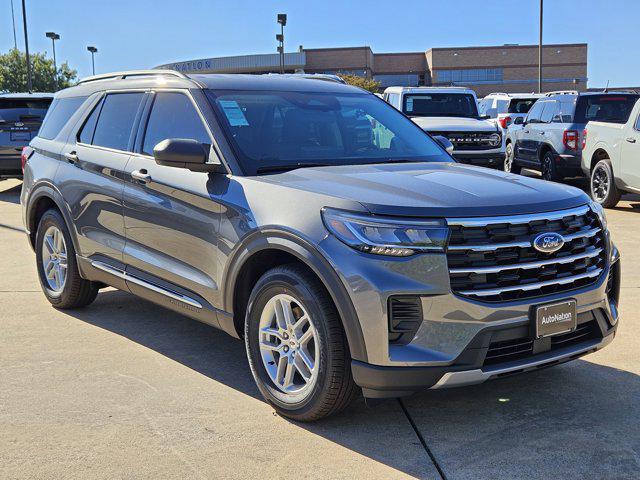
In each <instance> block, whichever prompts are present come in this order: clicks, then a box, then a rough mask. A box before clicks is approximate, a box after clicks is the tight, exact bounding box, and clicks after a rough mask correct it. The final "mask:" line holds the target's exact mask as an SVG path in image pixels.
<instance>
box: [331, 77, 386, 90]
mask: <svg viewBox="0 0 640 480" xmlns="http://www.w3.org/2000/svg"><path fill="white" fill-rule="evenodd" d="M339 77H340V78H342V79H343V80H344V81H345V82H347V83H348V84H349V85H354V86H356V87H360V88H364V89H365V90H369V91H370V92H373V93H376V92H379V91H380V82H377V81H375V80H374V79H372V78H366V77H359V76H358V75H339Z"/></svg>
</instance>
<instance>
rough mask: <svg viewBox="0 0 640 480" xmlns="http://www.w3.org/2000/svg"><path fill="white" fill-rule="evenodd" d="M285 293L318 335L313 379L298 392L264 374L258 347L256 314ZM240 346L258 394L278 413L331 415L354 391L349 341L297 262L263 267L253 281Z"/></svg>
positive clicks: (306, 418)
mask: <svg viewBox="0 0 640 480" xmlns="http://www.w3.org/2000/svg"><path fill="white" fill-rule="evenodd" d="M282 294H285V295H289V296H291V297H293V298H294V299H295V300H296V301H299V302H301V303H302V304H303V305H304V309H305V310H306V311H307V313H308V315H309V316H310V317H311V318H312V319H313V320H314V321H313V324H314V326H315V329H316V332H317V335H318V339H319V360H318V359H316V361H319V365H318V371H317V374H316V375H317V378H316V380H315V383H314V384H313V385H312V386H311V387H310V389H309V390H308V391H307V392H306V393H305V394H304V395H303V396H300V397H296V396H295V395H293V394H288V393H285V392H283V391H281V389H279V388H278V387H277V386H276V384H275V383H274V382H273V381H272V379H271V377H270V376H269V374H268V373H267V370H266V368H265V365H264V362H263V360H262V356H261V353H260V347H259V333H258V332H259V329H260V318H261V315H262V312H263V309H264V308H265V306H266V305H267V303H268V302H269V301H270V300H271V299H272V298H273V297H274V296H276V295H282ZM244 333H245V345H246V349H247V357H248V360H249V366H250V368H251V373H252V374H253V377H254V379H255V381H256V384H257V386H258V389H259V390H260V393H261V394H262V396H263V397H264V398H265V400H266V401H267V402H268V403H269V404H270V405H272V406H273V407H274V408H275V410H276V411H277V412H278V413H279V414H280V415H282V416H284V417H288V418H291V419H293V420H297V421H302V422H310V421H314V420H318V419H321V418H323V417H327V416H329V415H333V414H335V413H337V412H339V411H340V410H342V409H344V408H345V407H346V406H348V405H349V404H350V403H351V402H352V401H353V399H354V398H355V397H356V395H357V394H358V391H359V389H358V387H357V386H356V384H355V383H354V381H353V377H352V374H351V357H350V354H349V346H348V344H347V340H346V336H345V333H344V330H343V327H342V323H341V321H340V317H339V315H338V312H337V310H336V308H335V306H334V304H333V302H332V300H331V298H330V297H329V295H328V293H327V291H326V290H325V288H324V287H323V285H322V284H321V283H320V281H319V280H318V279H317V278H316V277H315V276H314V275H312V274H311V273H309V272H308V271H307V270H305V269H304V268H303V267H301V266H299V265H295V264H292V265H283V266H280V267H276V268H273V269H271V270H269V271H267V272H266V273H265V274H264V275H263V276H262V277H261V278H260V279H259V280H258V282H257V283H256V285H255V286H254V288H253V290H252V292H251V296H250V298H249V304H248V307H247V315H246V319H245V332H244Z"/></svg>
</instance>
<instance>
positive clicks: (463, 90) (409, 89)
mask: <svg viewBox="0 0 640 480" xmlns="http://www.w3.org/2000/svg"><path fill="white" fill-rule="evenodd" d="M428 92H443V93H472V94H473V95H475V94H476V93H475V92H474V91H473V90H472V89H470V88H467V87H387V88H386V89H385V93H428Z"/></svg>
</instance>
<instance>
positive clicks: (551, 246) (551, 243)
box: [531, 232, 564, 253]
mask: <svg viewBox="0 0 640 480" xmlns="http://www.w3.org/2000/svg"><path fill="white" fill-rule="evenodd" d="M531 245H532V246H533V248H535V249H536V250H538V251H539V252H543V253H553V252H557V251H558V250H560V249H561V248H562V246H563V245H564V238H562V235H560V234H559V233H555V232H547V233H541V234H540V235H536V236H535V237H533V240H531Z"/></svg>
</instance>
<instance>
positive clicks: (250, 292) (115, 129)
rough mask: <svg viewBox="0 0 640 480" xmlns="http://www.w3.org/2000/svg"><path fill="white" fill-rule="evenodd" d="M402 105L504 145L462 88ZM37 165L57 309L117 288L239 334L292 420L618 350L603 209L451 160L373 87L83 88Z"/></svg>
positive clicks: (249, 79)
mask: <svg viewBox="0 0 640 480" xmlns="http://www.w3.org/2000/svg"><path fill="white" fill-rule="evenodd" d="M389 93H394V92H389ZM400 97H401V98H400V100H399V101H401V102H402V103H398V104H397V105H398V106H400V105H402V107H401V108H403V109H404V110H405V111H406V112H407V113H409V114H411V113H417V114H418V120H419V119H426V120H429V119H430V115H431V113H432V112H433V111H434V110H433V109H434V108H435V107H433V106H432V105H426V102H427V101H435V104H437V105H438V108H441V110H440V111H441V112H443V113H446V114H449V115H450V114H454V115H453V117H450V118H452V123H455V121H461V122H462V121H464V122H468V125H469V126H470V128H471V125H473V127H472V128H474V129H475V128H482V129H485V128H486V129H487V130H480V131H477V130H473V131H472V133H473V134H474V135H476V136H473V137H471V138H478V135H483V136H482V137H480V138H482V140H481V141H478V143H481V144H483V145H484V143H485V142H493V140H491V138H493V137H492V136H493V135H497V136H498V137H499V136H500V132H498V131H497V130H495V129H496V126H495V125H491V124H490V123H488V122H487V123H484V121H481V120H478V119H477V111H475V97H474V96H473V95H469V94H468V93H466V92H463V91H461V90H457V89H454V90H448V91H440V90H433V91H431V90H430V91H425V90H422V89H420V90H418V91H415V92H411V91H407V92H401V95H400ZM426 97H430V98H426ZM465 97H466V98H465ZM452 108H455V110H451V109H452ZM471 113H473V114H474V115H475V117H476V118H475V119H474V118H472V115H470V114H471ZM456 115H459V116H456ZM418 123H419V122H418ZM459 125H460V124H458V127H456V128H459ZM424 126H425V127H428V122H426V123H425V124H424ZM491 127H493V129H494V130H491ZM463 132H469V130H463ZM443 133H447V132H443ZM449 133H450V132H449ZM485 134H488V136H489V137H490V138H489V139H487V138H485V137H484V135H485ZM465 135H466V133H465ZM449 138H452V135H449ZM456 138H457V137H455V136H454V138H453V139H454V140H455V139H456ZM464 138H469V137H468V136H466V137H464ZM499 143H500V142H497V144H499ZM457 146H458V154H461V153H468V152H469V150H471V151H475V150H473V149H477V148H478V147H477V146H476V142H473V144H472V145H467V142H466V140H465V141H460V142H457ZM462 146H464V147H465V148H466V147H467V146H469V149H465V148H461V147H462ZM490 146H491V147H492V148H493V147H494V146H495V145H490ZM24 156H25V158H26V160H27V161H26V164H25V170H24V183H23V188H22V193H21V198H20V200H21V204H22V211H23V218H24V224H25V229H26V232H27V237H28V241H29V242H30V244H31V246H32V247H33V249H34V251H35V255H36V267H37V272H38V277H39V280H40V284H41V286H42V290H43V292H44V294H45V296H46V298H47V299H48V300H49V302H51V304H52V305H54V306H55V307H57V308H78V307H83V306H86V305H88V304H90V303H91V302H92V301H93V300H94V299H95V298H96V296H97V294H98V291H99V290H100V289H101V288H103V287H104V286H105V285H110V286H113V287H115V288H119V289H122V290H125V291H129V292H131V293H132V294H135V295H138V296H140V297H142V298H145V299H147V300H149V301H152V302H156V303H158V304H160V305H163V306H165V307H166V308H168V309H171V310H174V311H177V312H179V313H182V314H184V315H187V316H189V317H192V318H194V319H197V320H200V321H202V322H205V323H208V324H210V325H212V326H214V327H217V328H220V329H222V330H224V331H226V332H228V333H229V334H231V335H233V336H235V337H242V338H244V342H245V346H246V352H247V358H248V361H249V365H250V368H251V372H252V374H253V377H254V379H255V381H256V384H257V386H258V388H259V390H260V392H261V393H262V395H263V396H264V398H265V399H266V400H267V401H268V402H269V403H270V404H271V405H273V406H274V408H275V409H276V410H277V411H278V412H280V413H281V414H282V415H286V416H288V417H291V418H294V419H297V420H303V421H310V420H316V419H319V418H322V417H325V416H327V415H330V414H333V413H335V412H338V411H339V410H341V409H343V408H344V407H345V406H346V405H348V403H349V402H350V401H351V399H352V398H354V396H355V395H356V394H357V392H358V391H359V390H361V391H362V393H363V394H364V395H365V396H366V397H370V398H384V397H398V396H403V395H407V394H410V393H412V392H414V391H416V390H419V389H421V388H434V389H438V388H446V387H456V386H462V385H469V384H474V383H481V382H484V381H487V380H490V379H496V378H499V377H504V376H507V375H511V374H515V373H520V372H525V371H533V370H539V369H543V368H545V367H548V366H552V365H557V364H559V363H562V362H565V361H569V360H573V359H576V358H578V357H581V356H583V355H585V354H587V353H591V352H594V351H596V350H598V349H600V348H603V347H604V346H606V345H608V344H609V343H610V342H611V341H612V340H613V338H614V335H615V333H616V329H617V325H618V300H619V286H620V260H619V255H618V252H617V249H616V248H615V246H614V244H613V242H612V240H611V238H610V234H609V231H608V229H607V223H606V218H605V215H604V212H603V210H602V207H601V206H600V205H599V204H597V203H595V202H592V201H590V199H589V198H588V196H587V195H585V193H584V192H582V191H581V190H578V189H576V188H573V187H567V186H564V185H558V184H555V183H552V182H545V181H541V180H538V179H533V178H525V177H522V179H519V181H517V182H516V181H514V179H513V175H511V174H507V173H505V172H502V171H498V170H490V169H486V168H479V167H476V166H473V165H464V164H461V163H458V162H455V161H454V160H453V159H452V157H451V156H450V155H449V154H448V153H447V151H446V150H445V149H444V148H443V147H442V146H441V145H439V144H438V142H436V141H434V139H433V138H432V137H431V136H430V135H427V134H425V133H424V131H423V130H422V129H421V128H420V127H419V126H418V124H417V123H414V122H412V121H411V120H409V119H408V118H407V117H406V116H405V115H402V114H401V113H399V112H398V111H397V110H396V109H394V108H392V107H391V106H389V105H388V104H387V103H385V102H383V101H381V100H380V99H378V98H376V97H375V96H374V95H372V94H370V93H368V92H365V91H363V90H361V89H359V88H355V87H352V86H348V85H344V84H342V83H338V82H334V81H330V80H326V79H325V80H318V79H313V78H304V77H302V78H295V77H293V76H284V77H279V76H276V75H264V76H260V75H211V74H209V75H190V76H187V75H185V74H182V73H179V72H172V71H159V70H155V71H136V72H121V73H115V74H110V75H101V76H97V77H90V78H88V79H85V80H84V81H81V82H80V84H79V85H77V86H75V87H72V88H69V89H66V90H63V91H61V92H59V93H58V94H57V95H56V98H55V100H54V103H53V105H52V106H51V108H50V110H49V113H48V114H47V117H46V119H45V122H44V124H43V126H42V128H41V130H40V133H39V135H38V136H37V137H36V138H34V139H33V140H32V141H31V146H30V147H28V148H26V149H25V152H24ZM212 348H215V347H212Z"/></svg>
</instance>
